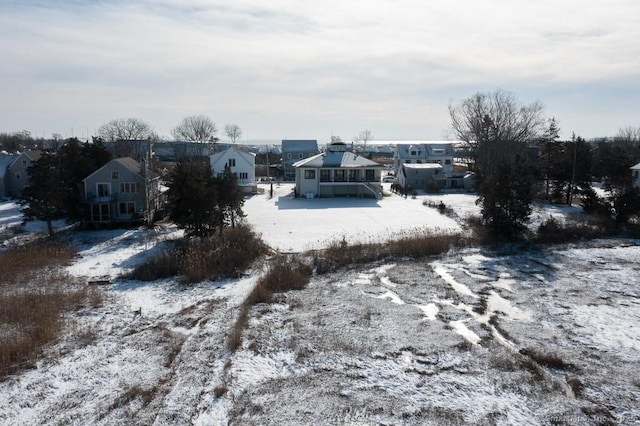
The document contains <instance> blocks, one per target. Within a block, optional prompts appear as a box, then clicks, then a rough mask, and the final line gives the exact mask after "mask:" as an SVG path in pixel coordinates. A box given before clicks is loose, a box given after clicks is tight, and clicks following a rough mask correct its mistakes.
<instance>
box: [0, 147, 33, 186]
mask: <svg viewBox="0 0 640 426" xmlns="http://www.w3.org/2000/svg"><path fill="white" fill-rule="evenodd" d="M41 156H42V151H39V150H34V151H24V152H23V153H21V154H18V155H17V157H15V158H14V159H13V161H12V162H11V164H9V166H8V167H7V171H6V173H5V186H6V188H7V192H8V195H11V196H16V195H20V193H22V191H23V190H24V189H25V188H26V187H27V186H29V172H28V169H29V167H31V166H32V165H33V163H35V162H36V161H38V160H39V159H40V157H41Z"/></svg>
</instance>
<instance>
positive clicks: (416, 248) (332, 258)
mask: <svg viewBox="0 0 640 426" xmlns="http://www.w3.org/2000/svg"><path fill="white" fill-rule="evenodd" d="M465 244H466V241H465V240H464V239H463V238H462V237H461V236H460V234H448V233H444V232H440V231H435V232H433V233H432V232H430V231H426V230H419V229H418V230H409V231H406V232H405V233H404V234H402V235H400V236H399V237H398V238H396V239H395V240H389V241H386V242H380V243H355V244H349V243H347V241H346V240H345V239H344V238H343V239H342V240H339V241H334V242H332V243H330V244H329V247H328V248H326V249H324V250H315V251H313V252H312V253H311V254H312V256H313V258H314V263H315V265H316V272H317V273H319V274H324V273H328V272H332V271H335V270H337V269H338V268H340V267H344V266H347V265H351V264H358V263H367V262H372V261H376V260H379V259H381V258H385V257H404V256H409V257H421V256H432V255H435V254H440V253H445V252H447V251H449V250H450V249H451V248H453V247H461V246H463V245H465Z"/></svg>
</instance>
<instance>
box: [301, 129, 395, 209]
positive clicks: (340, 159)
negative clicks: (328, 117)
mask: <svg viewBox="0 0 640 426" xmlns="http://www.w3.org/2000/svg"><path fill="white" fill-rule="evenodd" d="M293 166H294V168H295V177H296V194H298V195H300V196H304V197H307V198H314V197H336V196H343V197H371V198H377V199H380V198H382V189H381V186H380V177H381V175H382V169H384V166H382V165H381V164H378V163H376V162H375V161H371V160H369V159H367V158H364V157H362V156H360V155H357V154H354V153H353V152H349V151H347V149H346V145H345V144H344V143H342V142H339V143H333V144H330V145H329V146H328V147H327V151H326V152H323V153H321V154H316V155H314V156H312V157H309V158H306V159H303V160H300V161H298V162H296V163H294V165H293Z"/></svg>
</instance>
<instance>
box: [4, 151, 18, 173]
mask: <svg viewBox="0 0 640 426" xmlns="http://www.w3.org/2000/svg"><path fill="white" fill-rule="evenodd" d="M16 158H18V155H17V154H11V155H0V178H2V177H4V174H5V173H6V171H7V167H9V164H11V163H13V162H14V161H15V159H16Z"/></svg>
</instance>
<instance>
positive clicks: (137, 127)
mask: <svg viewBox="0 0 640 426" xmlns="http://www.w3.org/2000/svg"><path fill="white" fill-rule="evenodd" d="M152 133H153V130H152V129H151V125H150V124H149V123H147V122H145V121H143V120H140V119H138V118H118V119H116V120H111V121H110V122H108V123H107V124H103V125H102V126H100V128H99V129H98V136H100V137H101V138H102V139H103V140H105V141H109V142H115V141H118V140H144V139H148V138H149V136H150V135H151V134H152Z"/></svg>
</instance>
